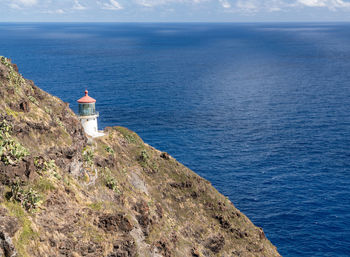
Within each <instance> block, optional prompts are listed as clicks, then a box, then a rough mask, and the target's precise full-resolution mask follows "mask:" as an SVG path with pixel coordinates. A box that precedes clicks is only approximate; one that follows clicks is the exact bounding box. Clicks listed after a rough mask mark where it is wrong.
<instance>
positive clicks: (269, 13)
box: [0, 0, 350, 22]
mask: <svg viewBox="0 0 350 257" xmlns="http://www.w3.org/2000/svg"><path fill="white" fill-rule="evenodd" d="M315 21H316V22H327V21H340V22H342V21H350V0H0V22H315Z"/></svg>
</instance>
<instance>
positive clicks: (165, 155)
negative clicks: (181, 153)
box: [160, 152, 170, 160]
mask: <svg viewBox="0 0 350 257" xmlns="http://www.w3.org/2000/svg"><path fill="white" fill-rule="evenodd" d="M160 157H161V158H163V159H164V160H170V155H169V154H168V153H166V152H163V153H161V155H160Z"/></svg>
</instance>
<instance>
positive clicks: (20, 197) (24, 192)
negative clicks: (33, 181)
mask: <svg viewBox="0 0 350 257" xmlns="http://www.w3.org/2000/svg"><path fill="white" fill-rule="evenodd" d="M10 200H14V201H17V202H19V203H20V204H21V205H22V207H23V208H24V209H25V210H27V211H30V212H31V211H32V210H33V209H36V208H37V207H38V204H39V203H40V200H41V198H40V196H39V193H38V192H37V191H35V190H34V189H33V188H31V187H29V188H25V187H23V185H22V183H21V182H20V181H19V180H16V181H15V182H14V183H13V184H12V185H11V197H10Z"/></svg>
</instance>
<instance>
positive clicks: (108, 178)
mask: <svg viewBox="0 0 350 257" xmlns="http://www.w3.org/2000/svg"><path fill="white" fill-rule="evenodd" d="M103 176H104V184H105V185H106V187H108V188H109V189H111V190H113V191H114V192H115V193H118V194H119V193H120V190H119V188H118V183H117V180H116V179H115V178H114V177H113V175H112V172H111V170H110V169H109V168H105V169H104V173H103Z"/></svg>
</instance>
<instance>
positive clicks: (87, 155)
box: [83, 149, 94, 165]
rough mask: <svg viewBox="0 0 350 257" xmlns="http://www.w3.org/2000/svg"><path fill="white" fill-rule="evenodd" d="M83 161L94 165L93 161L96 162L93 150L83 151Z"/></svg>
mask: <svg viewBox="0 0 350 257" xmlns="http://www.w3.org/2000/svg"><path fill="white" fill-rule="evenodd" d="M83 160H84V161H85V162H86V163H87V164H89V165H92V164H93V160H94V152H93V151H92V150H91V149H84V150H83Z"/></svg>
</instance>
